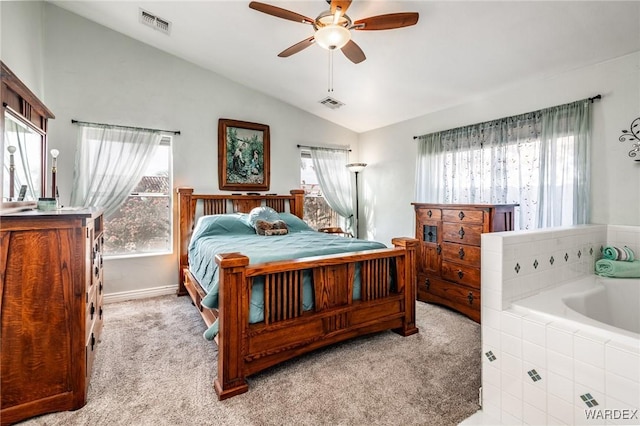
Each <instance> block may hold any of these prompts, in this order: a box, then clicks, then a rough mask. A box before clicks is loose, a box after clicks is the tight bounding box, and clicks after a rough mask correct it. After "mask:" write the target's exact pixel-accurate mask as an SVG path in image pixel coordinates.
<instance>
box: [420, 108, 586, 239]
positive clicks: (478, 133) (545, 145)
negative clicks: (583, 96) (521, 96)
mask: <svg viewBox="0 0 640 426" xmlns="http://www.w3.org/2000/svg"><path fill="white" fill-rule="evenodd" d="M590 105H591V103H590V102H589V101H587V100H584V101H578V102H574V103H571V104H566V105H561V106H558V107H552V108H547V109H544V110H541V111H536V112H532V113H527V114H522V115H518V116H514V117H507V118H503V119H500V120H494V121H490V122H485V123H480V124H475V125H471V126H466V127H461V128H457V129H452V130H447V131H443V132H436V133H432V134H428V135H424V136H420V137H419V138H418V139H419V141H418V159H417V168H416V200H417V201H420V202H434V203H491V204H505V203H506V204H512V203H517V204H519V205H520V208H519V209H518V210H517V212H518V214H517V224H518V228H519V229H533V228H538V227H550V226H562V225H571V224H579V223H587V221H588V220H589V159H588V151H589V147H588V140H589V132H590V126H591V125H590Z"/></svg>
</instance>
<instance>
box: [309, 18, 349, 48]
mask: <svg viewBox="0 0 640 426" xmlns="http://www.w3.org/2000/svg"><path fill="white" fill-rule="evenodd" d="M314 39H315V40H316V43H318V44H319V45H320V46H321V47H324V48H325V49H328V50H333V49H341V48H342V47H343V46H344V45H345V44H347V43H348V42H349V40H350V39H351V32H349V30H348V29H346V28H345V27H343V26H341V25H335V24H331V25H327V26H324V27H321V28H318V30H317V31H316V33H315V35H314Z"/></svg>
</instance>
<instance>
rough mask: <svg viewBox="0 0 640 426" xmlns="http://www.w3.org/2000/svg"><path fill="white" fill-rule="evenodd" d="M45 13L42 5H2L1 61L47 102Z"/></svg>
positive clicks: (25, 2)
mask: <svg viewBox="0 0 640 426" xmlns="http://www.w3.org/2000/svg"><path fill="white" fill-rule="evenodd" d="M43 11H44V3H42V2H39V1H23V2H15V1H0V23H1V24H2V25H0V58H1V59H2V62H4V63H5V64H6V65H7V66H8V67H9V69H11V71H13V72H14V73H15V74H16V75H17V76H18V78H20V80H22V82H23V83H24V84H26V85H27V87H29V89H31V91H32V92H33V93H34V94H35V95H36V96H38V97H39V98H40V99H41V100H42V101H43V102H44V101H45V99H44V95H45V93H44V82H43V80H44V77H43V65H42V50H43V34H42V28H43ZM45 103H46V102H45Z"/></svg>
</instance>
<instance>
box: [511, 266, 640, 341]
mask: <svg viewBox="0 0 640 426" xmlns="http://www.w3.org/2000/svg"><path fill="white" fill-rule="evenodd" d="M512 309H513V311H515V312H519V313H521V314H531V313H535V314H538V315H541V316H543V317H545V318H548V319H550V320H554V321H555V320H557V319H559V318H562V319H565V320H567V321H569V322H571V323H573V325H575V326H576V327H577V328H579V329H588V330H589V331H590V332H592V333H595V334H599V335H601V336H605V337H612V338H615V337H618V338H620V339H621V340H623V341H626V342H627V343H633V342H635V344H636V345H637V344H638V343H637V342H638V341H640V278H605V277H600V276H598V275H587V276H584V277H583V278H580V279H578V280H576V281H572V282H569V283H566V284H563V285H561V286H559V287H556V288H553V289H550V290H546V291H542V292H540V293H538V294H537V295H535V296H531V297H527V298H525V299H521V300H517V301H515V302H513V304H512Z"/></svg>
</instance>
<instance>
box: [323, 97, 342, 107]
mask: <svg viewBox="0 0 640 426" xmlns="http://www.w3.org/2000/svg"><path fill="white" fill-rule="evenodd" d="M320 103H321V104H322V105H324V106H326V107H327V108H331V109H338V108H340V107H342V106H344V103H342V102H340V101H339V100H337V99H333V98H332V97H330V96H327V97H326V98H324V99H322V100H321V101H320Z"/></svg>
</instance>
